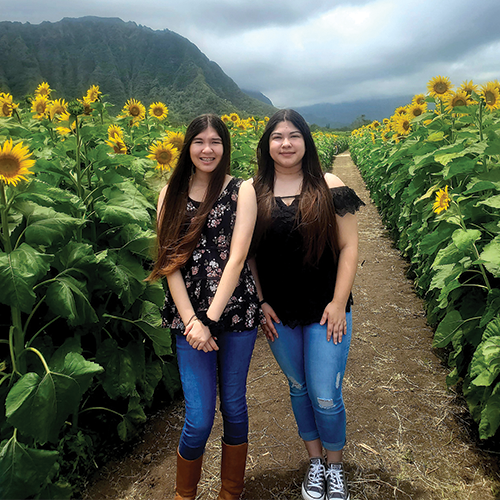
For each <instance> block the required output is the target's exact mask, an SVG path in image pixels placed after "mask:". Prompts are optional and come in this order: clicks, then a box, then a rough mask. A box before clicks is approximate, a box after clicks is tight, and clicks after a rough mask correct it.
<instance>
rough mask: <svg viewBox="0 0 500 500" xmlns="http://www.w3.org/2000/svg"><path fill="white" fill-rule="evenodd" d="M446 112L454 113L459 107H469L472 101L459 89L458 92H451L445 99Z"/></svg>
mask: <svg viewBox="0 0 500 500" xmlns="http://www.w3.org/2000/svg"><path fill="white" fill-rule="evenodd" d="M444 102H445V103H446V110H447V111H450V112H452V111H453V108H456V107H457V106H467V105H468V104H469V103H470V101H469V99H468V96H467V93H466V92H465V90H460V89H458V90H457V91H456V92H450V93H449V94H448V95H447V97H446V98H445V100H444Z"/></svg>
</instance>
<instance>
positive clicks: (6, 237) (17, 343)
mask: <svg viewBox="0 0 500 500" xmlns="http://www.w3.org/2000/svg"><path fill="white" fill-rule="evenodd" d="M0 196H1V201H2V209H1V211H0V218H1V219H2V239H3V241H4V251H5V253H7V254H10V253H12V242H11V241H10V230H9V222H8V215H9V214H8V209H9V204H8V203H7V195H6V193H5V184H4V182H3V181H0ZM10 312H11V318H12V326H11V329H10V332H9V345H10V354H11V359H12V366H13V369H14V372H16V373H18V369H17V366H18V365H19V364H20V365H22V366H20V367H19V368H20V369H21V372H22V371H23V367H24V364H23V363H22V362H19V364H18V360H19V356H20V354H21V352H22V350H23V349H24V335H23V328H22V321H21V311H20V310H19V309H18V308H17V307H14V306H11V307H10Z"/></svg>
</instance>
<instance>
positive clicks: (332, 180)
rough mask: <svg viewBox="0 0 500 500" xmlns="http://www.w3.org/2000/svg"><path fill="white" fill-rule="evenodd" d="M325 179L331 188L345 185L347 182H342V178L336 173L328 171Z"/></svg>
mask: <svg viewBox="0 0 500 500" xmlns="http://www.w3.org/2000/svg"><path fill="white" fill-rule="evenodd" d="M325 181H326V183H327V185H328V187H329V188H336V187H342V186H345V184H344V183H343V182H342V180H341V179H340V178H339V177H337V176H336V175H334V174H330V173H326V174H325Z"/></svg>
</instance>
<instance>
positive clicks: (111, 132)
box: [108, 124, 123, 139]
mask: <svg viewBox="0 0 500 500" xmlns="http://www.w3.org/2000/svg"><path fill="white" fill-rule="evenodd" d="M113 137H119V138H120V139H123V129H122V128H121V127H120V126H118V125H113V124H111V125H110V126H109V127H108V139H111V138H113Z"/></svg>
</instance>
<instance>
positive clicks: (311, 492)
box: [302, 458, 325, 500]
mask: <svg viewBox="0 0 500 500" xmlns="http://www.w3.org/2000/svg"><path fill="white" fill-rule="evenodd" d="M302 498H303V499H304V500H325V465H324V463H323V459H321V458H311V459H310V460H309V469H308V470H307V472H306V477H305V478H304V481H303V482H302Z"/></svg>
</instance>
